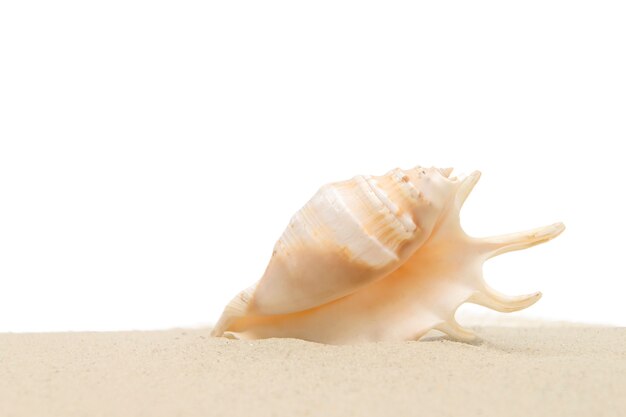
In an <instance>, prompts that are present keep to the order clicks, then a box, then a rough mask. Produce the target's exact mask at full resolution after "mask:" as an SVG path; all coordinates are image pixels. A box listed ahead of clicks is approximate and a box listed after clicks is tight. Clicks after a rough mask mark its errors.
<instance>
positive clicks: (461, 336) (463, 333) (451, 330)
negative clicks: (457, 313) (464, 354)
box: [434, 318, 476, 342]
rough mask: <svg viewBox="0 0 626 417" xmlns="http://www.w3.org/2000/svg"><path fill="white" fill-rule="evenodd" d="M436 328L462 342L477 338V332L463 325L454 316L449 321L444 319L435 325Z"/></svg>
mask: <svg viewBox="0 0 626 417" xmlns="http://www.w3.org/2000/svg"><path fill="white" fill-rule="evenodd" d="M434 328H435V330H439V331H440V332H444V333H445V334H447V335H448V336H450V337H453V338H455V339H456V340H459V341H461V342H471V341H474V340H476V334H475V333H474V332H473V331H471V330H468V329H465V328H463V327H461V325H460V324H459V323H457V321H456V320H455V319H454V318H452V319H450V320H448V321H443V322H441V323H439V324H438V325H437V326H435V327H434Z"/></svg>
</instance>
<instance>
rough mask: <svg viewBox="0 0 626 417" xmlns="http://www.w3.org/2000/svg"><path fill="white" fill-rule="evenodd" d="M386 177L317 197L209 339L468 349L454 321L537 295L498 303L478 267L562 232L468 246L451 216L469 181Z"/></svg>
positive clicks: (333, 187)
mask: <svg viewBox="0 0 626 417" xmlns="http://www.w3.org/2000/svg"><path fill="white" fill-rule="evenodd" d="M451 171H452V169H451V168H448V169H438V168H427V169H425V168H421V167H416V168H413V169H409V170H405V171H403V170H400V169H394V170H392V171H390V172H388V173H387V174H385V175H382V176H378V177H376V176H373V177H372V176H357V177H354V178H353V179H351V180H348V181H342V182H336V183H332V184H327V185H325V186H323V187H322V188H321V189H320V190H319V191H318V192H317V193H316V194H315V195H314V196H313V198H311V200H310V201H309V202H308V203H307V204H306V205H305V206H304V207H302V209H300V211H298V212H297V213H296V214H295V215H294V216H293V218H292V219H291V222H290V223H289V226H288V227H287V229H286V230H285V231H284V233H283V235H282V236H281V238H280V239H279V240H278V242H277V243H276V246H275V247H274V252H273V254H272V258H271V260H270V263H269V265H268V267H267V269H266V271H265V274H264V275H263V277H262V278H261V279H260V280H259V281H258V282H257V283H256V284H255V285H253V286H251V287H250V288H247V289H245V290H244V291H242V292H240V293H239V294H238V295H237V296H236V297H235V298H234V299H233V300H232V301H231V302H230V303H229V304H228V305H227V306H226V308H225V310H224V313H223V314H222V316H221V318H220V320H219V321H218V323H217V325H216V326H215V328H214V329H213V333H212V334H213V335H214V336H222V335H226V336H230V337H235V338H239V339H260V338H269V337H293V338H299V339H305V340H310V341H315V342H322V343H331V344H349V343H359V342H369V341H392V340H398V341H402V340H417V339H419V338H420V337H422V336H423V335H424V334H426V333H427V332H428V331H429V330H431V329H437V330H440V331H442V332H444V333H446V334H448V335H450V336H451V337H453V338H455V339H458V340H462V341H470V340H472V339H474V337H475V335H474V334H473V333H472V332H471V331H469V330H467V329H464V328H462V327H461V326H460V325H459V324H458V323H457V322H456V320H455V318H454V315H455V312H456V310H457V308H458V307H459V306H460V305H461V304H463V303H465V302H471V303H475V304H480V305H482V306H485V307H488V308H491V309H493V310H497V311H501V312H510V311H517V310H521V309H524V308H526V307H529V306H530V305H532V304H534V303H535V302H536V301H537V300H539V298H540V297H541V293H539V292H536V293H533V294H528V295H522V296H516V297H511V296H506V295H503V294H501V293H499V292H496V291H495V290H493V289H491V288H490V287H489V286H487V284H486V283H485V281H484V280H483V277H482V264H483V263H484V262H485V261H486V260H487V259H489V258H491V257H493V256H496V255H499V254H502V253H505V252H509V251H513V250H518V249H524V248H528V247H530V246H533V245H536V244H538V243H542V242H546V241H548V240H550V239H552V238H554V237H556V236H558V235H559V234H560V233H561V232H562V231H563V230H564V228H565V226H564V225H563V224H562V223H556V224H553V225H550V226H547V227H541V228H538V229H533V230H529V231H525V232H521V233H513V234H508V235H502V236H497V237H488V238H474V237H470V236H468V235H466V234H465V233H464V232H463V230H462V229H461V225H460V221H459V212H460V210H461V206H462V205H463V203H464V202H465V199H466V198H467V196H468V195H469V193H470V192H471V190H472V188H473V187H474V185H475V184H476V182H477V181H478V179H479V178H480V172H478V171H476V172H474V173H472V174H470V175H469V176H467V177H465V178H462V179H459V178H456V177H450V174H451Z"/></svg>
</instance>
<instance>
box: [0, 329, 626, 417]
mask: <svg viewBox="0 0 626 417" xmlns="http://www.w3.org/2000/svg"><path fill="white" fill-rule="evenodd" d="M477 331H478V333H479V334H480V335H481V336H482V340H481V341H480V342H478V343H475V344H464V343H457V342H453V341H450V340H446V339H440V338H435V339H432V338H431V339H429V340H427V341H421V342H406V343H380V344H366V345H358V346H326V345H319V344H315V343H308V342H303V341H299V340H290V339H285V340H278V339H270V340H263V341H253V342H242V341H234V340H227V339H223V338H211V337H209V336H208V331H207V330H170V331H160V332H117V333H56V334H55V333H52V334H0V416H3V417H12V416H20V417H21V416H65V417H68V416H107V417H115V416H124V417H132V416H151V417H158V416H168V417H171V416H396V415H397V416H413V415H423V416H437V417H440V416H626V328H601V327H600V328H594V327H556V328H497V327H488V328H479V329H477Z"/></svg>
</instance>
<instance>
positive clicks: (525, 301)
mask: <svg viewBox="0 0 626 417" xmlns="http://www.w3.org/2000/svg"><path fill="white" fill-rule="evenodd" d="M540 298H541V293H540V292H534V293H532V294H525V295H518V296H508V295H504V294H501V293H499V292H497V291H495V290H493V289H491V288H489V287H485V288H484V289H483V290H482V291H477V292H475V293H474V294H472V296H471V297H470V298H469V300H467V301H469V302H470V303H474V304H478V305H481V306H483V307H487V308H490V309H492V310H495V311H499V312H501V313H511V312H513V311H519V310H523V309H525V308H526V307H530V306H531V305H533V304H535V303H536V302H537V301H539V299H540Z"/></svg>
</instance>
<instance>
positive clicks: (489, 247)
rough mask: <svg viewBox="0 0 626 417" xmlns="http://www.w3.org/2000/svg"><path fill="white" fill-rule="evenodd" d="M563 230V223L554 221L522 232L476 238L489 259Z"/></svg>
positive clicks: (526, 246)
mask: <svg viewBox="0 0 626 417" xmlns="http://www.w3.org/2000/svg"><path fill="white" fill-rule="evenodd" d="M563 230H565V225H564V224H563V223H554V224H551V225H550V226H544V227H538V228H536V229H531V230H526V231H524V232H517V233H510V234H506V235H500V236H492V237H486V238H481V239H477V240H478V245H479V246H480V247H481V251H482V252H484V253H485V254H486V257H487V259H489V258H492V257H494V256H497V255H500V254H503V253H506V252H511V251H514V250H520V249H526V248H530V247H531V246H535V245H538V244H540V243H544V242H547V241H549V240H551V239H554V238H555V237H557V236H558V235H560V234H561V233H562V232H563Z"/></svg>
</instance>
